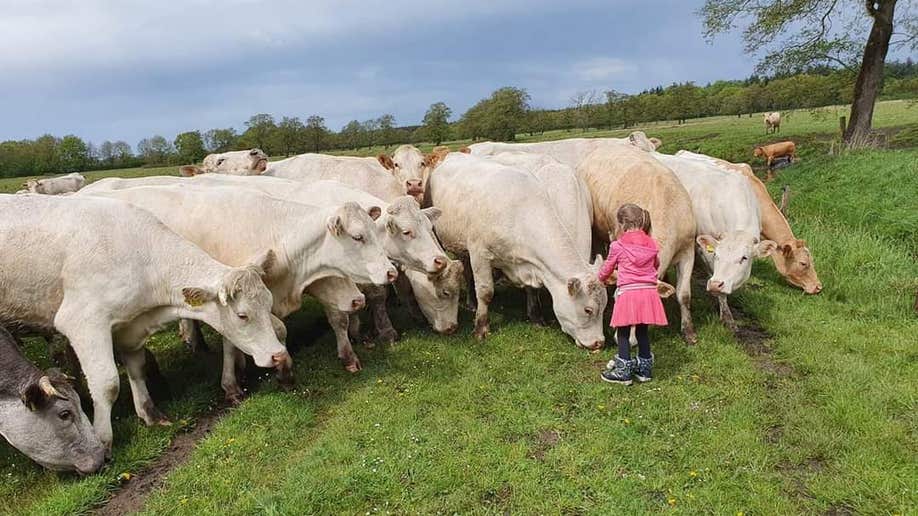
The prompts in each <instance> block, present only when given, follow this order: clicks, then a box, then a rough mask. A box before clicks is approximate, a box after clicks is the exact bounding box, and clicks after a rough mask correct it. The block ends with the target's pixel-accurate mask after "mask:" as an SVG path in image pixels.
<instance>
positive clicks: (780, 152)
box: [752, 141, 797, 174]
mask: <svg viewBox="0 0 918 516" xmlns="http://www.w3.org/2000/svg"><path fill="white" fill-rule="evenodd" d="M752 154H753V155H754V156H755V157H757V158H765V164H766V165H768V168H769V174H771V172H770V170H771V164H772V162H774V160H775V158H780V157H782V156H788V157H789V158H790V160H791V163H793V162H794V161H796V159H797V145H796V144H794V142H792V141H786V142H778V143H772V144H769V145H760V146H758V147H756V148H755V149H754V150H753V151H752Z"/></svg>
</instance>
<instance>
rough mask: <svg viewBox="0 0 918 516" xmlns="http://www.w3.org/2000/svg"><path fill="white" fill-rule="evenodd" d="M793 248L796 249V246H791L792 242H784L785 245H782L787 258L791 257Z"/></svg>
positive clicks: (782, 251) (782, 252)
mask: <svg viewBox="0 0 918 516" xmlns="http://www.w3.org/2000/svg"><path fill="white" fill-rule="evenodd" d="M793 250H794V248H793V247H791V245H790V244H784V245H782V246H781V254H783V255H784V257H785V258H790V256H791V253H792V252H793Z"/></svg>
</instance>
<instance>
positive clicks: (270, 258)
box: [251, 249, 277, 277]
mask: <svg viewBox="0 0 918 516" xmlns="http://www.w3.org/2000/svg"><path fill="white" fill-rule="evenodd" d="M251 264H252V265H254V266H255V267H258V268H259V269H261V272H262V274H261V276H262V277H264V276H265V275H266V274H269V273H270V272H271V269H273V268H274V266H275V265H277V254H275V252H274V249H268V250H267V251H263V252H262V253H261V254H259V255H257V256H255V258H254V259H252V262H251Z"/></svg>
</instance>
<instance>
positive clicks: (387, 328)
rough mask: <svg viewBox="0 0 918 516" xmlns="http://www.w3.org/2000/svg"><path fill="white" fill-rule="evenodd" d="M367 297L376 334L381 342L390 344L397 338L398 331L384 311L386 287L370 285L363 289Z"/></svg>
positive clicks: (386, 294)
mask: <svg viewBox="0 0 918 516" xmlns="http://www.w3.org/2000/svg"><path fill="white" fill-rule="evenodd" d="M364 295H365V296H366V298H367V309H368V310H369V311H370V316H371V317H372V319H373V325H374V326H376V335H377V336H378V337H379V340H380V342H382V343H383V344H391V343H393V342H395V341H396V340H397V339H398V332H397V331H395V328H393V327H392V321H391V320H389V313H388V312H387V311H386V297H387V296H388V292H387V291H386V287H378V286H375V285H373V286H371V287H367V288H366V289H364Z"/></svg>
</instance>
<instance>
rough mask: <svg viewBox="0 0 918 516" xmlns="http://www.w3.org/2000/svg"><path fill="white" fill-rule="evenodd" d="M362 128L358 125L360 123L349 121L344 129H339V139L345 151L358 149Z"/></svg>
mask: <svg viewBox="0 0 918 516" xmlns="http://www.w3.org/2000/svg"><path fill="white" fill-rule="evenodd" d="M362 132H363V126H362V125H360V122H358V121H357V120H351V121H350V122H348V123H347V125H345V126H344V127H342V128H341V132H340V133H339V136H340V139H341V145H342V146H343V147H344V148H346V149H356V148H358V147H360V145H361V140H362V135H361V133H362Z"/></svg>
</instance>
